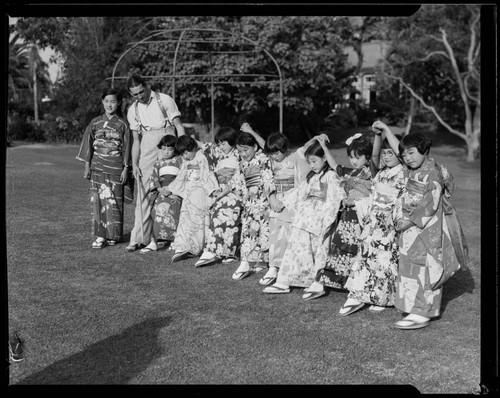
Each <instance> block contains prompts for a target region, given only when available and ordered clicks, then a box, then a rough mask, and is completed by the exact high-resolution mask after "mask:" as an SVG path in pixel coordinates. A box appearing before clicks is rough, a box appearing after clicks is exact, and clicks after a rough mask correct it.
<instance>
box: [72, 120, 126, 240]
mask: <svg viewBox="0 0 500 398" xmlns="http://www.w3.org/2000/svg"><path fill="white" fill-rule="evenodd" d="M131 148H132V143H131V136H130V130H129V129H128V126H127V124H126V123H125V122H124V121H123V119H121V118H120V117H118V116H117V115H113V116H111V117H110V118H108V116H107V115H106V114H103V115H101V116H98V117H96V118H94V119H93V120H92V121H91V122H90V124H89V125H88V126H87V128H86V129H85V133H84V134H83V139H82V142H81V144H80V149H79V151H78V154H77V156H76V158H77V159H78V160H81V161H83V162H89V163H90V192H91V196H90V203H91V209H92V225H93V233H94V235H95V236H97V237H100V238H105V239H110V240H115V241H120V240H121V238H122V236H123V210H124V208H123V206H124V205H123V203H124V201H126V202H127V203H131V202H132V199H133V198H132V196H133V188H132V187H133V185H132V184H133V180H132V178H131V177H130V176H129V178H128V181H127V183H126V184H125V185H123V184H122V183H121V182H120V176H121V174H122V171H123V168H124V167H125V166H130V162H131V152H130V151H131Z"/></svg>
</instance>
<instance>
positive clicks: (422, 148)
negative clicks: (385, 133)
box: [399, 132, 432, 156]
mask: <svg viewBox="0 0 500 398" xmlns="http://www.w3.org/2000/svg"><path fill="white" fill-rule="evenodd" d="M431 146H432V140H431V139H430V138H429V137H427V136H426V135H425V134H423V133H419V132H417V133H410V134H407V135H405V136H404V137H403V138H402V139H401V141H399V155H400V156H402V155H403V152H404V150H405V149H408V148H412V147H415V148H416V149H417V151H418V153H420V154H421V155H427V154H428V153H429V151H430V150H431Z"/></svg>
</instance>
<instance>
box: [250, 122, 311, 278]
mask: <svg viewBox="0 0 500 398" xmlns="http://www.w3.org/2000/svg"><path fill="white" fill-rule="evenodd" d="M314 139H315V138H313V139H311V140H309V141H308V142H307V143H306V144H304V146H303V147H300V148H298V149H297V150H295V151H293V150H292V149H291V148H289V141H288V138H287V137H286V136H285V135H284V134H282V133H279V132H278V133H273V134H271V135H269V136H268V137H267V140H266V145H265V147H264V151H265V152H266V154H267V155H268V156H269V157H270V158H271V167H272V170H273V176H274V184H275V186H276V199H277V200H278V201H281V199H282V198H283V195H284V194H285V192H287V191H289V190H290V189H292V188H294V187H296V186H298V185H299V184H300V183H301V182H302V181H304V180H305V178H306V176H307V174H308V173H309V171H310V168H309V165H308V164H307V161H306V158H305V155H304V151H305V149H306V148H307V147H309V146H310V145H311V144H312V142H313V141H314ZM273 204H274V203H271V213H270V215H269V270H268V271H267V273H266V274H265V275H264V276H263V277H262V278H261V279H260V281H259V283H260V284H261V285H263V286H268V285H271V284H272V283H273V282H274V281H275V280H276V277H277V275H278V270H279V268H280V265H281V260H282V258H283V254H284V253H285V249H286V246H287V243H288V239H289V236H290V228H291V223H292V217H293V211H291V210H289V209H287V208H286V207H284V206H283V205H282V204H281V203H279V202H278V206H276V205H274V206H273Z"/></svg>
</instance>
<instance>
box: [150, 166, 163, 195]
mask: <svg viewBox="0 0 500 398" xmlns="http://www.w3.org/2000/svg"><path fill="white" fill-rule="evenodd" d="M159 170H160V163H159V162H155V164H154V165H153V168H152V169H151V174H150V176H149V191H150V192H152V191H156V190H157V189H158V188H160V186H161V185H160V172H159Z"/></svg>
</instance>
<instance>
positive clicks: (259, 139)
mask: <svg viewBox="0 0 500 398" xmlns="http://www.w3.org/2000/svg"><path fill="white" fill-rule="evenodd" d="M240 130H241V131H243V132H244V133H249V134H252V135H253V137H254V138H255V140H256V141H257V144H259V146H260V147H261V148H262V149H264V146H265V145H266V140H265V139H264V138H262V137H261V136H260V135H259V134H258V133H256V132H255V131H254V130H253V129H252V128H251V127H250V125H249V124H248V123H246V122H245V123H243V124H242V125H241V127H240Z"/></svg>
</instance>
